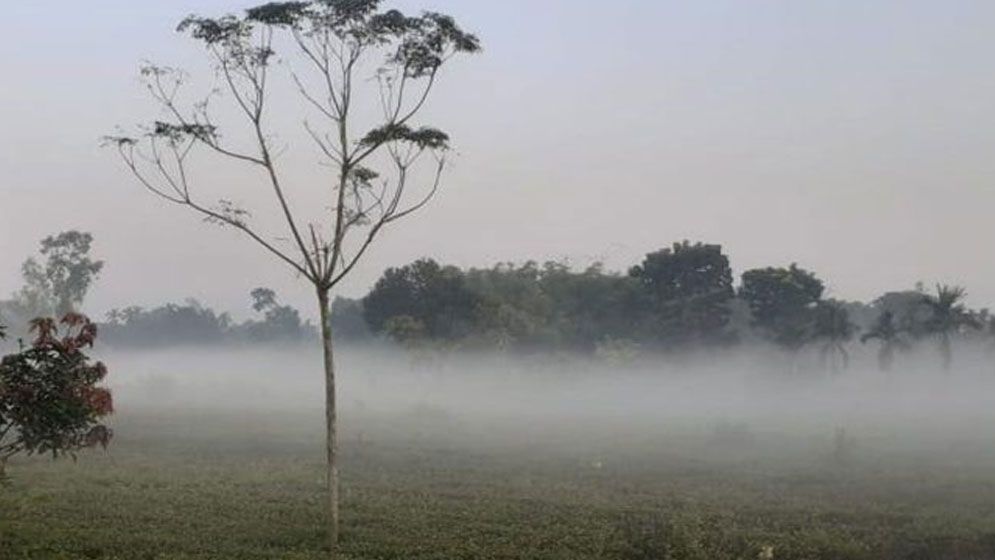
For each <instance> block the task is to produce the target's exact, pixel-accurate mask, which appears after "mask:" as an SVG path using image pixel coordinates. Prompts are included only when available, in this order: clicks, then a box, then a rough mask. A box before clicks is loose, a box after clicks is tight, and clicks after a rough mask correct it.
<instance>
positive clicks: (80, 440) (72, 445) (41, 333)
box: [0, 314, 113, 478]
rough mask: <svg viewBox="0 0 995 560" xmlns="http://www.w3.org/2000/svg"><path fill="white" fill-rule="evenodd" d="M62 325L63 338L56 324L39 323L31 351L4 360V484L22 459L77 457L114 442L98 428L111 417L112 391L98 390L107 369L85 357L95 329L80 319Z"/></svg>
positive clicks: (0, 468)
mask: <svg viewBox="0 0 995 560" xmlns="http://www.w3.org/2000/svg"><path fill="white" fill-rule="evenodd" d="M61 325H62V329H63V330H62V332H61V333H60V327H59V325H58V324H57V323H56V321H55V320H54V319H45V318H39V319H35V320H34V321H32V323H31V332H32V333H33V334H34V335H35V339H34V340H33V341H32V343H31V345H30V346H28V347H26V348H22V349H21V350H20V351H19V352H16V353H14V354H10V355H8V356H4V357H3V359H2V360H0V478H2V477H3V476H4V472H5V467H6V465H7V461H8V460H9V459H10V458H11V457H13V456H14V455H17V454H19V453H26V454H29V455H31V454H36V453H51V454H52V456H53V457H59V456H61V455H65V454H69V455H71V456H75V453H76V451H78V450H80V449H81V448H83V447H87V446H90V445H92V444H93V443H94V441H99V442H100V443H102V444H104V445H106V443H107V439H108V438H109V437H110V432H109V430H107V429H106V428H105V427H104V426H102V425H101V424H99V422H100V420H101V419H102V418H104V417H105V416H107V415H108V414H111V413H112V412H113V401H112V399H111V393H110V391H108V390H107V389H106V388H104V387H101V386H99V385H98V384H99V383H100V382H101V381H102V380H103V379H104V377H105V376H106V375H107V368H106V367H105V366H104V364H103V363H101V362H91V361H90V358H89V357H88V356H87V355H86V354H85V353H84V350H85V349H86V348H89V347H91V346H93V342H94V340H95V338H96V335H97V328H96V325H94V324H93V323H91V322H90V321H89V320H88V319H87V318H86V317H84V316H82V315H78V314H68V315H66V316H65V317H64V318H63V319H62V321H61Z"/></svg>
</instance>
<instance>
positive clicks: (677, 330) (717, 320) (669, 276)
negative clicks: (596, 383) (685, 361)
mask: <svg viewBox="0 0 995 560" xmlns="http://www.w3.org/2000/svg"><path fill="white" fill-rule="evenodd" d="M629 275H630V276H632V277H633V278H636V279H638V280H639V281H640V283H642V285H643V286H644V287H645V288H646V290H647V292H648V294H649V297H650V298H651V300H652V302H653V303H652V305H653V310H654V315H655V319H654V320H653V323H655V326H656V330H657V332H658V334H659V335H660V336H662V337H663V338H664V339H669V340H671V341H673V342H677V343H684V342H688V341H696V342H708V341H717V340H719V339H721V338H722V337H723V335H725V334H726V333H725V332H724V331H725V328H726V326H727V325H728V323H729V316H730V314H731V313H732V311H731V310H730V308H729V302H730V300H731V299H732V298H733V296H734V295H735V291H734V290H733V287H732V269H731V268H730V267H729V258H728V257H727V256H726V255H724V254H722V246H721V245H706V244H702V243H695V244H694V245H691V244H690V243H688V242H687V241H684V242H682V243H674V245H673V248H669V249H663V250H661V251H657V252H655V253H650V254H648V255H646V258H645V260H643V263H642V264H641V265H639V266H636V267H633V268H632V270H630V271H629Z"/></svg>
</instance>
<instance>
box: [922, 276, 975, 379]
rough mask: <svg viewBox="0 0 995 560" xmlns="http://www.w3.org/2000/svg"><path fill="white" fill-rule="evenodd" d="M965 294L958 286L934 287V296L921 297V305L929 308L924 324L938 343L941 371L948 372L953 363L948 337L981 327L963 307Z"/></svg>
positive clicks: (938, 285)
mask: <svg viewBox="0 0 995 560" xmlns="http://www.w3.org/2000/svg"><path fill="white" fill-rule="evenodd" d="M965 296H967V292H966V291H965V290H964V288H961V287H960V286H946V285H940V284H937V285H936V294H926V295H924V296H922V303H923V305H925V306H926V307H927V308H929V311H930V315H929V318H928V319H926V322H925V330H926V332H927V333H929V334H931V335H933V336H935V337H936V339H937V341H938V343H939V349H940V358H941V359H942V361H943V369H944V370H945V371H950V366H951V364H952V363H953V350H952V348H951V344H950V335H951V334H952V333H957V332H960V331H961V330H962V329H964V328H965V327H966V328H972V329H980V328H982V325H981V324H980V323H979V322H978V320H977V319H976V318H975V317H974V315H972V314H971V312H970V311H968V310H967V308H966V307H965V306H964V297H965Z"/></svg>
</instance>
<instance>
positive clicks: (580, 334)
mask: <svg viewBox="0 0 995 560" xmlns="http://www.w3.org/2000/svg"><path fill="white" fill-rule="evenodd" d="M539 282H540V288H541V291H542V293H543V294H545V296H546V297H547V298H548V300H549V302H550V305H551V312H552V313H551V323H550V327H551V331H552V332H554V333H556V339H557V340H558V341H559V343H560V344H562V345H565V346H566V347H567V348H568V349H572V350H582V351H588V352H595V351H596V350H597V347H598V345H599V344H600V343H602V342H603V341H605V340H606V339H608V338H613V339H618V340H626V341H629V342H636V339H639V338H640V337H641V335H643V334H644V333H645V332H646V329H645V328H644V327H645V326H646V322H647V309H646V306H645V305H644V300H643V297H642V296H643V294H642V293H641V291H640V287H639V282H638V281H637V280H636V279H633V278H630V277H627V276H622V275H618V274H611V273H606V272H605V271H604V268H603V267H602V265H601V264H600V263H595V264H593V265H591V266H589V267H587V268H585V269H584V270H581V271H576V272H575V271H572V270H570V268H569V267H567V266H566V265H564V264H560V263H546V265H545V266H544V267H543V269H542V273H541V274H540V276H539Z"/></svg>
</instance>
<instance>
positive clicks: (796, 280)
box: [739, 264, 825, 352]
mask: <svg viewBox="0 0 995 560" xmlns="http://www.w3.org/2000/svg"><path fill="white" fill-rule="evenodd" d="M824 289H825V288H824V286H823V283H822V281H821V280H819V279H818V278H817V277H816V276H815V275H814V274H812V273H811V272H808V271H806V270H804V269H802V268H799V267H798V266H797V265H795V264H792V265H791V266H790V267H788V268H762V269H754V270H748V271H746V272H744V273H743V283H742V285H741V286H740V289H739V296H740V297H741V298H742V299H743V300H744V301H746V303H747V304H748V305H749V307H750V314H751V316H752V324H753V326H754V327H756V328H758V329H760V331H761V332H764V333H765V334H766V335H767V337H768V338H769V339H770V340H771V341H773V342H774V343H775V344H777V345H779V346H781V347H783V348H785V349H787V350H790V351H793V352H794V351H797V350H798V349H800V348H801V347H802V346H804V345H805V344H806V343H807V342H808V341H809V340H810V338H811V335H812V328H813V320H814V312H815V307H816V304H817V303H818V301H819V299H820V298H821V297H822V292H823V290H824Z"/></svg>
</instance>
